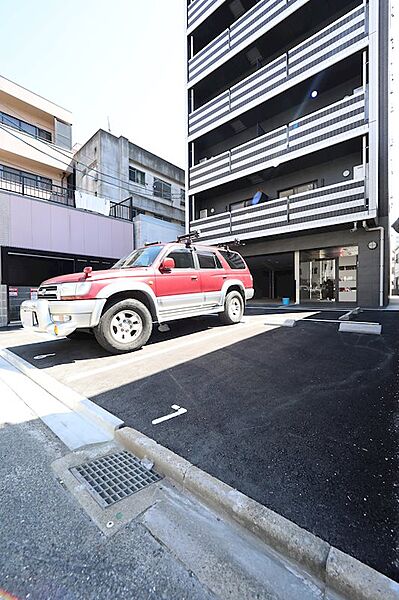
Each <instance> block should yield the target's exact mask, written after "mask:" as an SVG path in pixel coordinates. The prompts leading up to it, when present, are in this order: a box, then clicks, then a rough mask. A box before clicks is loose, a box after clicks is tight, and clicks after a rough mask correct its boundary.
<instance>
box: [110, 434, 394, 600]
mask: <svg viewBox="0 0 399 600" xmlns="http://www.w3.org/2000/svg"><path fill="white" fill-rule="evenodd" d="M115 439H116V440H117V441H118V442H119V443H120V444H121V445H122V446H124V447H125V448H126V449H127V450H130V451H131V452H132V453H133V454H135V455H136V456H137V457H138V458H140V459H143V458H148V459H150V460H151V461H152V462H153V463H154V466H155V469H156V470H157V471H158V472H159V473H160V474H162V475H165V476H166V477H169V478H170V479H172V480H174V481H175V482H176V483H178V484H179V485H181V486H182V487H183V489H184V490H187V491H189V492H191V493H193V494H194V495H195V496H197V497H199V498H200V499H201V500H203V501H204V502H205V503H206V504H208V505H210V506H211V507H213V508H215V509H216V510H219V511H221V512H223V513H224V514H225V515H227V516H228V517H230V518H232V519H233V520H234V521H235V522H236V523H238V524H239V525H241V526H243V527H245V528H246V529H247V530H249V531H250V532H251V533H253V534H254V535H256V536H257V537H258V538H259V539H261V540H262V541H263V542H264V543H266V544H267V545H269V546H270V547H271V548H273V549H274V550H276V551H277V552H279V553H280V554H282V555H283V556H285V557H286V558H287V559H289V560H292V561H294V562H296V563H297V564H298V565H299V566H301V567H302V568H304V569H305V570H307V571H308V572H310V573H311V574H312V575H314V576H316V577H317V578H318V579H319V580H321V581H322V582H324V583H325V585H326V588H327V589H328V590H331V591H334V592H337V593H338V594H343V595H344V597H346V598H348V599H350V600H399V584H396V583H395V582H394V581H392V580H391V579H389V578H388V577H385V575H382V574H381V573H378V572H377V571H375V570H374V569H372V568H371V567H368V566H367V565H365V564H363V563H361V562H359V561H358V560H356V559H354V558H352V557H351V556H349V555H348V554H344V553H343V552H341V551H340V550H337V549H336V548H334V547H333V546H331V545H330V544H328V543H327V542H325V541H323V540H322V539H320V538H318V537H316V536H315V535H313V534H312V533H309V532H308V531H306V530H305V529H302V528H301V527H299V526H298V525H296V524H295V523H293V522H292V521H289V520H288V519H286V518H285V517H282V516H281V515H278V514H277V513H275V512H274V511H272V510H270V509H268V508H266V507H265V506H262V505H261V504H259V503H258V502H256V501H255V500H252V499H251V498H249V497H248V496H245V494H242V493H241V492H239V491H238V490H235V489H234V488H232V487H230V486H229V485H227V484H225V483H223V482H222V481H220V480H218V479H216V478H215V477H212V476H211V475H209V474H208V473H205V471H202V470H201V469H198V468H197V467H195V466H194V465H192V464H191V463H190V462H188V461H187V460H185V459H184V458H182V457H180V456H178V455H177V454H174V453H173V452H172V451H170V450H168V449H167V448H165V447H163V446H161V445H160V444H158V443H157V442H155V440H153V439H151V438H149V437H147V436H146V435H144V434H142V433H140V432H138V431H136V430H134V429H132V428H130V427H124V428H123V429H119V430H118V431H116V432H115Z"/></svg>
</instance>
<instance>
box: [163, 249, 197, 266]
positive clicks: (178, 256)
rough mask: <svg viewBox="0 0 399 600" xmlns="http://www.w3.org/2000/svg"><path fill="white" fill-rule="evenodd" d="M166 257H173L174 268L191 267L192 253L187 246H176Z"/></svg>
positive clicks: (192, 263) (192, 261)
mask: <svg viewBox="0 0 399 600" xmlns="http://www.w3.org/2000/svg"><path fill="white" fill-rule="evenodd" d="M168 258H173V260H174V261H175V268H176V269H193V268H194V260H193V253H192V251H191V250H188V249H187V248H177V249H176V250H173V251H172V252H170V253H169V254H168Z"/></svg>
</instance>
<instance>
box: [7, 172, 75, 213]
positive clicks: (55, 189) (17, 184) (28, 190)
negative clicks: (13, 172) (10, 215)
mask: <svg viewBox="0 0 399 600" xmlns="http://www.w3.org/2000/svg"><path fill="white" fill-rule="evenodd" d="M0 190H5V191H7V192H13V193H15V194H21V195H22V196H29V197H31V198H38V199H39V200H49V201H50V202H56V203H57V204H65V205H66V206H75V196H74V193H75V192H74V190H72V189H70V188H64V187H61V186H59V185H54V184H50V183H47V182H40V181H36V180H35V179H30V178H29V177H25V176H23V175H21V176H19V177H16V176H15V177H8V178H6V177H2V176H1V175H0Z"/></svg>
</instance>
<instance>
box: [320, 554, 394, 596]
mask: <svg viewBox="0 0 399 600" xmlns="http://www.w3.org/2000/svg"><path fill="white" fill-rule="evenodd" d="M326 585H327V588H332V589H333V590H334V591H336V592H339V593H340V594H342V595H343V596H344V597H345V598H351V600H399V584H398V583H395V582H394V581H392V580H391V579H388V577H385V576H384V575H382V574H381V573H378V572H377V571H375V570H374V569H372V568H371V567H368V566H367V565H365V564H363V563H361V562H359V561H358V560H356V559H355V558H353V557H352V556H349V555H348V554H344V553H343V552H341V551H340V550H338V549H337V548H331V550H330V553H329V555H328V560H327V565H326Z"/></svg>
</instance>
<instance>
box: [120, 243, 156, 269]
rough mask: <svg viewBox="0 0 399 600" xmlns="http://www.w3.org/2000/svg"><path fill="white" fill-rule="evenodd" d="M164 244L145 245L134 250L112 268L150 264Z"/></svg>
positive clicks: (147, 265) (146, 265)
mask: <svg viewBox="0 0 399 600" xmlns="http://www.w3.org/2000/svg"><path fill="white" fill-rule="evenodd" d="M163 247H164V246H146V247H145V248H138V249H137V250H134V251H133V252H132V253H131V254H129V256H126V257H125V258H121V259H120V260H118V262H117V263H115V264H114V266H113V267H112V268H113V269H126V268H133V267H149V266H150V265H152V263H153V262H154V260H155V259H156V257H157V256H158V254H159V253H160V252H161V250H162V248H163Z"/></svg>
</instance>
